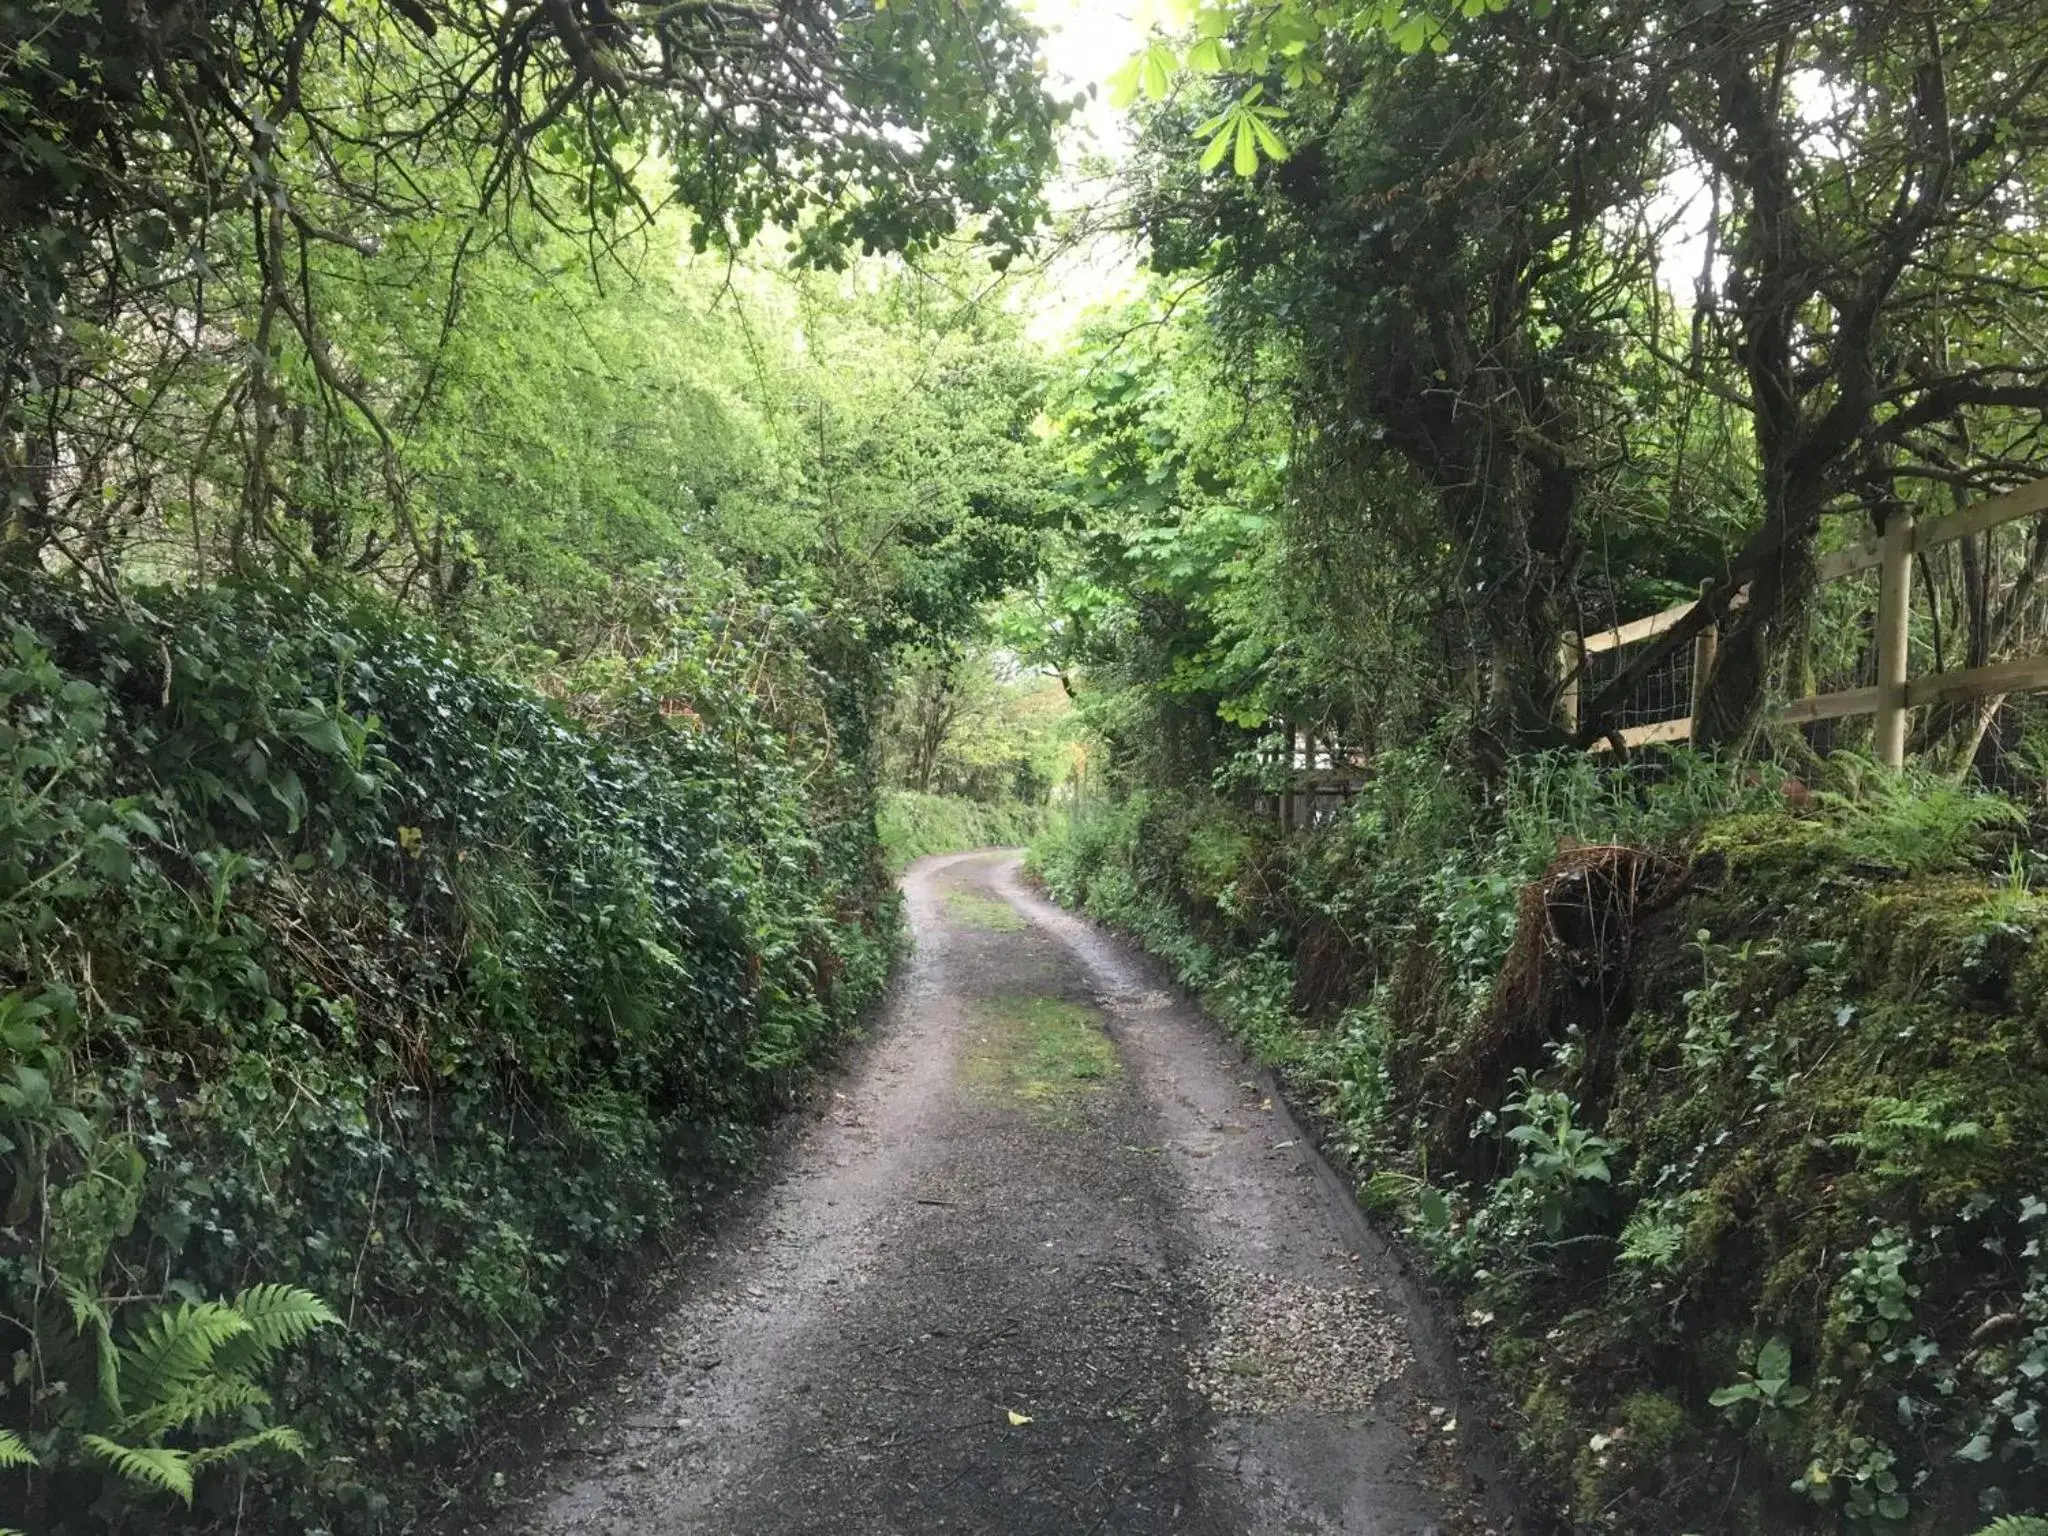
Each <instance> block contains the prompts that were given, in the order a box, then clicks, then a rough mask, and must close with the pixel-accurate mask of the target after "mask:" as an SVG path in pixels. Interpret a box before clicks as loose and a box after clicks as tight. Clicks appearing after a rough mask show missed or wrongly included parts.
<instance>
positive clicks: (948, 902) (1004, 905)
mask: <svg viewBox="0 0 2048 1536" xmlns="http://www.w3.org/2000/svg"><path fill="white" fill-rule="evenodd" d="M945 906H946V915H947V916H948V917H950V918H952V919H953V921H954V922H956V923H958V924H959V925H960V926H961V927H963V928H979V929H980V930H981V931H982V932H984V933H1022V932H1023V931H1024V930H1025V929H1026V928H1028V927H1030V926H1031V925H1030V924H1029V923H1028V922H1026V921H1025V919H1024V914H1023V913H1021V912H1019V911H1018V910H1017V909H1016V908H1015V907H1013V906H1011V905H1010V904H1009V903H1008V902H1007V901H998V900H997V899H996V898H995V897H993V896H983V895H981V894H980V893H979V892H976V891H948V892H946V895H945Z"/></svg>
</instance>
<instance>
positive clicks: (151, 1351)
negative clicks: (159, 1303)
mask: <svg viewBox="0 0 2048 1536" xmlns="http://www.w3.org/2000/svg"><path fill="white" fill-rule="evenodd" d="M249 1331H250V1329H249V1324H248V1322H247V1320H246V1319H244V1318H243V1317H242V1315H241V1314H240V1313H239V1312H237V1311H236V1310H235V1309H234V1308H233V1307H231V1306H229V1305H228V1304H227V1303H226V1302H222V1301H202V1302H196V1303H195V1302H189V1301H186V1302H180V1303H179V1304H178V1305H177V1306H175V1307H166V1308H164V1309H162V1310H161V1311H159V1312H157V1313H156V1314H155V1315H154V1316H152V1317H151V1318H150V1320H149V1321H148V1322H146V1323H144V1324H143V1325H142V1328H141V1330H140V1331H139V1332H138V1333H137V1334H136V1335H135V1336H134V1341H133V1343H132V1344H131V1345H130V1346H129V1347H128V1348H127V1349H125V1350H123V1351H122V1362H121V1363H122V1371H121V1379H122V1387H123V1389H124V1390H125V1391H128V1392H130V1393H131V1394H132V1395H133V1398H134V1400H136V1401H138V1402H145V1403H149V1404H160V1403H163V1402H167V1401H169V1400H170V1399H171V1398H173V1397H175V1396H176V1395H177V1394H178V1393H179V1392H181V1391H183V1390H185V1389H186V1388H187V1387H190V1386H191V1385H192V1384H193V1383H195V1382H197V1381H198V1380H199V1379H200V1378H201V1377H202V1376H204V1375H206V1374H207V1373H208V1372H209V1371H210V1370H212V1369H213V1358H214V1354H215V1352H216V1351H217V1350H219V1348H220V1347H221V1345H223V1344H225V1343H227V1342H228V1341H229V1340H230V1339H232V1338H235V1337H237V1336H238V1335H241V1334H246V1333H248V1332H249Z"/></svg>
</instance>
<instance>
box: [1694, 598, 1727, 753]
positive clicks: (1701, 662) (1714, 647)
mask: <svg viewBox="0 0 2048 1536" xmlns="http://www.w3.org/2000/svg"><path fill="white" fill-rule="evenodd" d="M1713 590H1714V582H1713V578H1711V577H1709V578H1708V579H1707V580H1705V581H1703V582H1701V583H1700V601H1701V602H1703V603H1704V602H1705V601H1706V600H1707V594H1708V593H1709V592H1711V591H1713ZM1720 649H1721V630H1720V627H1719V626H1718V625H1716V624H1714V623H1713V622H1711V621H1709V622H1708V624H1707V627H1706V628H1705V629H1703V630H1701V631H1700V632H1699V636H1698V638H1697V639H1695V640H1694V641H1693V643H1692V700H1691V702H1690V704H1689V705H1688V706H1687V709H1686V713H1687V714H1689V715H1691V716H1692V734H1691V735H1690V736H1688V737H1687V738H1686V739H1687V740H1689V741H1697V740H1698V739H1699V734H1700V700H1701V699H1702V698H1703V697H1705V695H1706V690H1707V674H1708V673H1709V672H1712V671H1713V670H1714V657H1715V656H1716V655H1717V654H1718V653H1719V652H1720Z"/></svg>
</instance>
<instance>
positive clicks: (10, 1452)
mask: <svg viewBox="0 0 2048 1536" xmlns="http://www.w3.org/2000/svg"><path fill="white" fill-rule="evenodd" d="M41 1465H42V1463H41V1462H39V1461H37V1460H36V1453H35V1452H34V1451H32V1450H30V1449H29V1448H28V1445H27V1444H26V1442H24V1441H23V1440H22V1438H21V1436H19V1435H17V1434H16V1433H15V1432H14V1431H13V1430H11V1429H0V1467H39V1466H41Z"/></svg>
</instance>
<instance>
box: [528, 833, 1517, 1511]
mask: <svg viewBox="0 0 2048 1536" xmlns="http://www.w3.org/2000/svg"><path fill="white" fill-rule="evenodd" d="M905 890H906V894H907V897H908V902H909V911H910V918H911V922H912V924H913V927H914V931H915V935H916V953H915V957H914V959H913V961H912V962H911V964H910V967H909V969H908V974H907V975H906V976H905V978H904V980H903V982H902V984H901V986H900V987H899V989H898V991H897V994H896V996H895V999H894V1002H893V1004H892V1006H891V1008H890V1009H889V1010H888V1012H887V1013H886V1015H885V1016H884V1018H883V1019H882V1020H881V1021H880V1023H879V1024H878V1026H877V1028H876V1030H875V1032H874V1035H873V1037H872V1039H871V1040H869V1041H868V1042H866V1043H865V1044H864V1046H863V1047H861V1048H860V1049H859V1050H858V1051H857V1052H856V1053H855V1054H854V1056H853V1058H852V1060H851V1061H850V1063H849V1064H848V1066H847V1067H846V1068H845V1070H844V1071H843V1072H842V1073H841V1075H840V1077H839V1079H838V1080H837V1081H836V1083H835V1084H834V1086H833V1088H832V1089H831V1090H830V1092H829V1094H828V1095H827V1097H826V1098H825V1100H824V1103H825V1106H826V1107H825V1110H824V1113H822V1114H821V1115H819V1116H817V1117H816V1118H815V1120H814V1121H813V1122H812V1123H811V1124H809V1125H808V1126H806V1127H805V1128H804V1129H803V1131H802V1132H801V1134H799V1135H797V1136H796V1137H795V1138H794V1139H793V1141H792V1143H791V1144H790V1146H789V1148H788V1150H787V1151H786V1153H785V1154H784V1155H783V1157H782V1159H781V1161H780V1163H779V1164H778V1165H777V1167H776V1168H775V1169H774V1171H773V1174H772V1176H771V1177H770V1178H769V1179H768V1180H767V1181H766V1182H765V1184H764V1186H763V1188H762V1189H761V1191H760V1193H759V1195H758V1196H757V1197H756V1198H755V1199H753V1200H752V1201H751V1202H749V1203H748V1204H747V1206H746V1208H745V1209H743V1210H742V1211H740V1212H739V1213H738V1214H737V1215H736V1216H734V1217H733V1218H732V1220H731V1221H730V1222H729V1223H728V1224H727V1226H726V1227H725V1229H724V1230H721V1231H719V1232H717V1233H714V1234H712V1236H711V1238H710V1239H709V1240H708V1241H707V1242H706V1244H705V1245H704V1250H703V1252H701V1253H700V1254H698V1255H697V1256H696V1257H695V1258H693V1259H692V1260H691V1261H690V1262H689V1264H688V1265H686V1266H685V1270H684V1273H683V1275H682V1277H681V1278H680V1280H679V1282H678V1283H677V1284H676V1285H675V1286H674V1287H673V1288H672V1293H671V1294H669V1295H667V1296H665V1297H664V1298H663V1299H662V1300H661V1301H660V1304H659V1307H658V1308H657V1309H655V1310H653V1311H652V1312H651V1313H650V1315H649V1316H648V1318H647V1320H646V1335H645V1339H644V1345H643V1347H642V1348H641V1350H640V1355H641V1364H640V1365H639V1366H637V1367H636V1368H635V1369H634V1370H632V1371H631V1372H629V1373H628V1375H627V1376H626V1377H625V1378H623V1379H621V1380H619V1381H617V1382H615V1383H613V1384H611V1385H609V1386H607V1387H606V1388H605V1389H604V1390H603V1391H601V1392H600V1393H599V1394H598V1399H599V1400H598V1401H595V1402H593V1403H592V1404H590V1405H589V1407H588V1408H587V1409H586V1412H585V1415H584V1417H585V1418H586V1420H587V1423H586V1426H585V1428H584V1429H582V1430H581V1431H578V1432H576V1433H574V1434H572V1435H569V1436H568V1437H567V1439H566V1440H565V1441H564V1443H562V1444H560V1445H556V1446H553V1447H551V1448H543V1451H542V1458H543V1459H542V1461H541V1462H540V1466H541V1467H542V1469H543V1470H541V1472H540V1473H539V1474H538V1475H537V1477H536V1479H535V1484H536V1485H535V1488H534V1490H533V1492H532V1495H531V1497H530V1498H528V1499H526V1500H525V1501H524V1502H523V1503H522V1504H521V1505H520V1506H518V1507H517V1508H516V1509H515V1510H514V1511H513V1512H512V1515H511V1517H510V1518H509V1519H508V1520H507V1521H506V1522H505V1523H504V1525H503V1527H502V1528H503V1530H504V1531H505V1532H506V1533H507V1536H570V1533H579V1536H580V1533H603V1536H685V1533H688V1536H867V1533H872V1536H940V1533H958V1536H975V1533H990V1536H995V1533H1001V1536H1040V1533H1044V1536H1052V1533H1059V1536H1154V1533H1156V1536H1168V1533H1173V1536H1294V1533H1304V1536H1306V1533H1357V1536H1422V1533H1431V1532H1433V1533H1441V1536H1453V1533H1480V1532H1488V1531H1497V1532H1505V1531H1509V1530H1513V1529H1515V1528H1516V1527H1515V1525H1514V1523H1513V1521H1512V1519H1511V1518H1510V1517H1509V1515H1508V1513H1507V1511H1506V1508H1505V1506H1504V1504H1503V1503H1502V1498H1503V1490H1501V1489H1500V1488H1499V1487H1498V1486H1497V1484H1496V1480H1495V1479H1493V1478H1492V1477H1491V1475H1490V1473H1489V1470H1488V1466H1487V1463H1488V1452H1487V1449H1486V1447H1485V1446H1484V1445H1483V1444H1482V1445H1479V1446H1477V1447H1475V1445H1474V1444H1473V1439H1474V1436H1473V1426H1472V1425H1471V1423H1470V1422H1469V1417H1470V1416H1469V1414H1468V1415H1467V1418H1468V1422H1467V1423H1466V1424H1465V1425H1463V1426H1460V1425H1459V1424H1458V1423H1457V1422H1456V1421H1457V1420H1458V1418H1459V1417H1460V1414H1461V1412H1464V1410H1462V1409H1461V1407H1460V1404H1459V1400H1458V1395H1457V1392H1456V1388H1455V1384H1454V1382H1453V1381H1452V1380H1451V1379H1450V1378H1451V1377H1452V1375H1453V1374H1454V1364H1453V1362H1452V1360H1451V1358H1450V1356H1449V1354H1448V1352H1447V1351H1446V1350H1445V1349H1444V1348H1443V1347H1442V1346H1441V1344H1440V1343H1439V1342H1438V1341H1437V1339H1436V1337H1435V1335H1434V1333H1433V1331H1432V1325H1431V1322H1430V1319H1429V1316H1428V1311H1427V1308H1426V1307H1425V1306H1423V1305H1422V1304H1421V1303H1420V1301H1419V1299H1418V1298H1417V1297H1416V1296H1415V1295H1414V1293H1413V1291H1412V1288H1411V1287H1410V1285H1409V1283H1408V1282H1407V1281H1405V1280H1404V1279H1403V1277H1402V1275H1401V1274H1400V1272H1399V1270H1398V1267H1397V1266H1395V1265H1394V1264H1393V1263H1392V1261H1391V1260H1390V1258H1389V1256H1388V1255H1387V1254H1386V1252H1385V1251H1384V1249H1382V1248H1381V1247H1380V1246H1379V1245H1378V1244H1377V1243H1376V1241H1375V1239H1374V1238H1373V1236H1372V1234H1371V1233H1370V1232H1368V1231H1367V1230H1366V1228H1365V1227H1364V1226H1363V1225H1362V1224H1361V1222H1360V1221H1359V1218H1358V1215H1357V1212H1356V1210H1355V1208H1354V1207H1353V1205H1352V1204H1351V1201H1350V1199H1349V1197H1348V1195H1347V1193H1346V1191H1345V1190H1344V1188H1343V1187H1342V1186H1341V1185H1340V1184H1339V1183H1338V1182H1337V1181H1336V1180H1335V1179H1334V1177H1333V1176H1332V1175H1331V1174H1330V1172H1329V1170H1328V1169H1327V1168H1326V1167H1325V1166H1324V1165H1323V1164H1322V1162H1321V1161H1320V1160H1319V1159H1318V1158H1317V1156H1316V1155H1315V1153H1314V1152H1313V1151H1312V1150H1311V1149H1310V1148H1309V1147H1308V1145H1307V1144H1306V1143H1305V1142H1304V1140H1303V1138H1302V1135H1301V1132H1300V1130H1299V1129H1298V1128H1297V1126H1296V1125H1295V1124H1294V1123H1293V1121H1292V1120H1290V1118H1289V1117H1288V1115H1287V1112H1286V1110H1285V1108H1284V1107H1283V1106H1282V1105H1281V1104H1280V1103H1279V1102H1278V1101H1277V1100H1276V1098H1275V1097H1274V1094H1273V1089H1272V1084H1271V1081H1270V1079H1268V1078H1266V1077H1265V1076H1264V1075H1263V1074H1260V1073H1259V1072H1257V1071H1256V1070H1255V1069H1253V1068H1252V1067H1250V1066H1248V1065H1247V1064H1246V1063H1245V1061H1244V1060H1243V1058H1242V1056H1241V1054H1240V1053H1239V1051H1238V1050H1237V1049H1236V1048H1235V1047H1234V1046H1232V1045H1230V1044H1228V1043H1227V1042H1225V1041H1224V1040H1223V1039H1222V1038H1221V1037H1219V1035H1218V1034H1217V1033H1216V1031H1215V1030H1214V1028H1213V1026H1211V1025H1209V1024H1207V1023H1206V1022H1205V1021H1204V1020H1203V1019H1202V1018H1201V1017H1200V1015H1199V1014H1198V1013H1196V1012H1195V1011H1194V1009H1193V1008H1192V1007H1191V1006H1190V1005H1189V1004H1188V1003H1187V1002H1186V1001H1185V1000H1184V999H1183V998H1181V997H1179V996H1177V995H1175V994H1174V993H1172V992H1171V991H1169V990H1167V989H1165V988H1163V987H1162V985H1161V983H1160V982H1159V980H1158V978H1157V976H1156V974H1155V973H1154V971H1153V970H1152V969H1151V968H1150V967H1149V966H1148V965H1147V964H1146V963H1145V962H1144V961H1142V960H1141V959H1140V958H1139V957H1138V956H1136V955H1135V954H1134V953H1133V952H1132V951H1131V950H1130V949H1129V948H1128V947H1127V946H1125V945H1124V944H1122V943H1121V942H1120V941H1118V940H1116V939H1114V938H1111V937H1110V936H1108V935H1106V934H1104V933H1103V932H1102V931H1100V930H1099V929H1097V928H1095V927H1093V926H1092V925H1090V924H1088V923H1086V922H1084V921H1082V920H1080V919H1077V918H1075V917H1072V916H1070V915H1069V914H1067V913H1064V912H1062V911H1060V910H1058V909H1057V908H1055V907H1053V906H1051V905H1049V904H1048V903H1046V902H1045V901H1043V900H1041V899H1040V898H1038V897H1037V896H1035V895H1034V894H1033V893H1031V892H1030V891H1029V890H1028V889H1026V888H1025V886H1024V885H1023V884H1022V883H1021V881H1020V878H1019V874H1018V866H1017V858H1016V855H1014V854H1003V853H982V854H970V855H962V856H953V857H947V858H940V859H934V860H927V861H925V862H923V863H922V864H920V865H919V866H918V867H916V868H915V869H914V870H913V871H912V872H911V874H910V876H909V877H908V878H907V880H906V882H905ZM1482 1438H1483V1432H1482Z"/></svg>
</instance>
